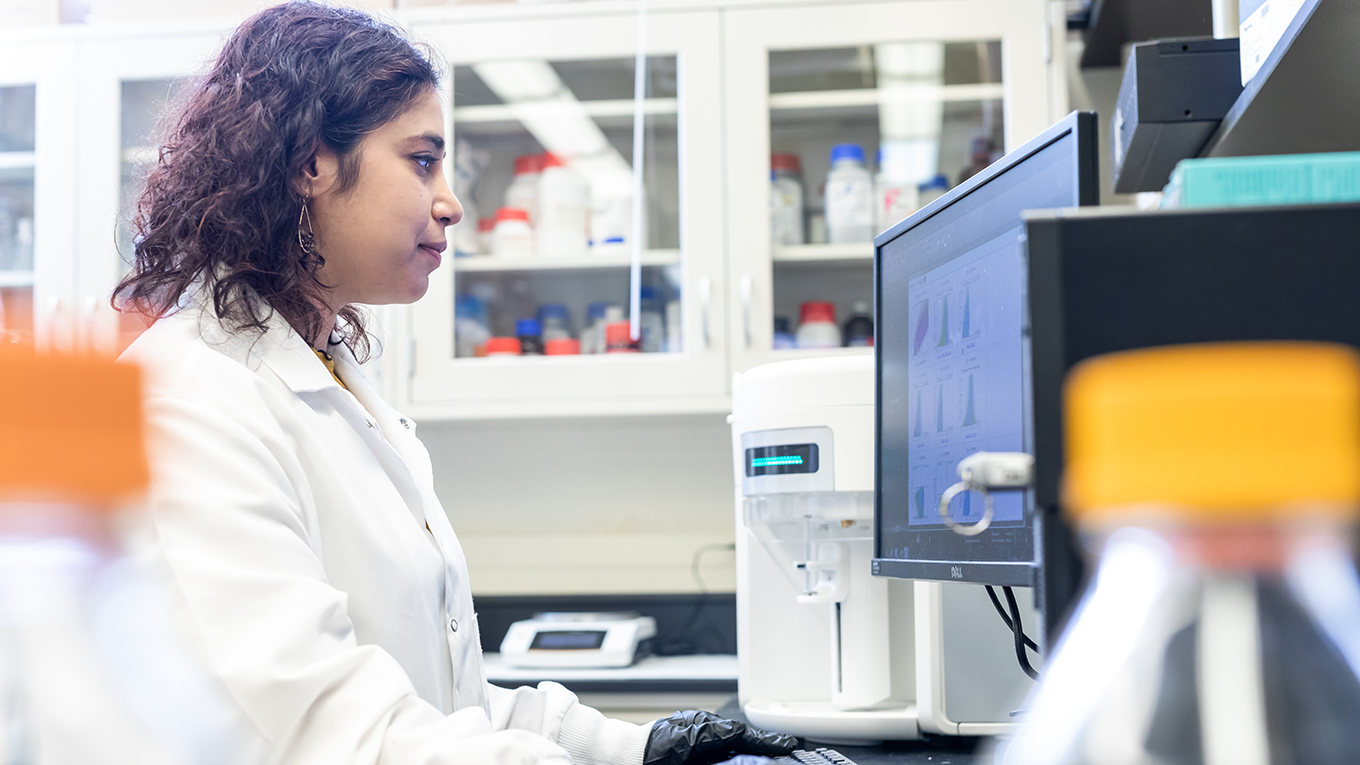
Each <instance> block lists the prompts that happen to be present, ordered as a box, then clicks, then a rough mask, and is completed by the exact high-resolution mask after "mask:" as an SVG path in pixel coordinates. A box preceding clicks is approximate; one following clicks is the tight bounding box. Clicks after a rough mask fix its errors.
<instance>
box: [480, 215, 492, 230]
mask: <svg viewBox="0 0 1360 765" xmlns="http://www.w3.org/2000/svg"><path fill="white" fill-rule="evenodd" d="M495 227H496V219H495V218H478V219H477V230H478V231H490V230H492V229H494V228H495Z"/></svg>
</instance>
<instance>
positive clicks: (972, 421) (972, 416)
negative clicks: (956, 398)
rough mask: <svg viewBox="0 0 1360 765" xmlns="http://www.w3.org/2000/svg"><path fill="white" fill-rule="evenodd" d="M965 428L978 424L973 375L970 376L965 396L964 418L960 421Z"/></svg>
mask: <svg viewBox="0 0 1360 765" xmlns="http://www.w3.org/2000/svg"><path fill="white" fill-rule="evenodd" d="M959 422H961V423H962V424H963V427H965V428H969V427H972V426H974V425H976V424H978V422H979V420H978V416H977V395H976V389H975V388H974V387H973V375H972V374H971V373H970V374H969V375H968V387H967V392H966V393H965V394H964V395H963V417H962V419H960V420H959Z"/></svg>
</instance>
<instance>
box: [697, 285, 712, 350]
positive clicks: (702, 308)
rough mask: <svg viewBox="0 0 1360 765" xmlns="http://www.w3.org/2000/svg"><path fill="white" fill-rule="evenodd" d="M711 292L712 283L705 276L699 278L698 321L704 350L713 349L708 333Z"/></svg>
mask: <svg viewBox="0 0 1360 765" xmlns="http://www.w3.org/2000/svg"><path fill="white" fill-rule="evenodd" d="M712 292H713V282H712V281H710V280H709V278H708V277H707V276H701V277H699V321H700V326H702V327H703V336H704V350H706V351H707V350H711V349H712V348H713V339H712V337H710V336H709V332H708V299H709V296H710V294H711V293H712Z"/></svg>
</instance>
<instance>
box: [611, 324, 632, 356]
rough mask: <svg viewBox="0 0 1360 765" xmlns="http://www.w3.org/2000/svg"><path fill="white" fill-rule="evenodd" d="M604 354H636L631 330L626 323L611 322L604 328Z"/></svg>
mask: <svg viewBox="0 0 1360 765" xmlns="http://www.w3.org/2000/svg"><path fill="white" fill-rule="evenodd" d="M604 339H605V353H637V352H638V344H637V343H635V342H633V337H632V328H631V326H630V325H629V323H628V322H627V321H612V322H609V323H608V324H606V325H605V327H604Z"/></svg>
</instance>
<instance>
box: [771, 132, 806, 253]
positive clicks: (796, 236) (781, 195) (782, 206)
mask: <svg viewBox="0 0 1360 765" xmlns="http://www.w3.org/2000/svg"><path fill="white" fill-rule="evenodd" d="M770 237H771V241H772V242H774V244H775V245H777V246H778V245H783V246H788V245H797V244H803V242H804V241H805V240H804V238H803V165H802V162H800V161H799V159H798V155H797V154H771V155H770Z"/></svg>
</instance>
